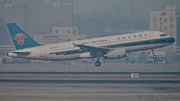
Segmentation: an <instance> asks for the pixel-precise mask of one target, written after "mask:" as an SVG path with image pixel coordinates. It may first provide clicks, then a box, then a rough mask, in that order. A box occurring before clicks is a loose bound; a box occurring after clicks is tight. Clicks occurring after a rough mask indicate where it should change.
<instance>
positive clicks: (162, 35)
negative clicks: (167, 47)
mask: <svg viewBox="0 0 180 101" xmlns="http://www.w3.org/2000/svg"><path fill="white" fill-rule="evenodd" d="M160 36H161V37H164V36H168V35H167V34H161V35H160Z"/></svg>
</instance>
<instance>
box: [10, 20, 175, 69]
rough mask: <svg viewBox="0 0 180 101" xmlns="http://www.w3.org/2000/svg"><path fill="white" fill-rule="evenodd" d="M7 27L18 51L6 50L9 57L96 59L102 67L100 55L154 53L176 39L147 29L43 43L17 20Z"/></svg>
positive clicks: (106, 56)
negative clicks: (26, 30)
mask: <svg viewBox="0 0 180 101" xmlns="http://www.w3.org/2000/svg"><path fill="white" fill-rule="evenodd" d="M7 27H8V30H9V32H10V35H11V37H12V40H13V42H14V45H15V47H16V50H14V51H11V52H9V53H7V56H9V57H15V58H25V59H36V60H47V61H67V60H75V59H86V58H96V59H97V61H96V62H95V66H96V67H99V66H101V62H100V59H101V58H102V59H119V58H124V57H126V54H127V53H130V52H135V51H142V50H152V53H154V52H153V49H156V48H160V47H164V46H168V45H170V44H172V43H174V42H175V39H174V38H173V37H172V36H169V35H168V34H166V33H164V32H159V31H145V32H138V33H129V34H123V35H114V36H106V37H99V38H92V39H84V40H78V41H71V42H63V43H55V44H48V45H42V44H39V43H38V42H36V41H35V40H33V39H32V38H31V37H30V36H29V35H28V34H27V33H26V32H25V31H23V30H22V29H21V28H20V27H19V26H18V25H17V24H16V23H8V24H7ZM153 55H154V56H155V54H153Z"/></svg>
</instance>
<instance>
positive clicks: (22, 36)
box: [14, 33, 27, 45]
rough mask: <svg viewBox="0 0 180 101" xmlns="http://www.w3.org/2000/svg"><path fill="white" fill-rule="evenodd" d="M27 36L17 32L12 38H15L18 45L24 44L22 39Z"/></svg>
mask: <svg viewBox="0 0 180 101" xmlns="http://www.w3.org/2000/svg"><path fill="white" fill-rule="evenodd" d="M26 38H27V36H26V35H25V34H22V33H18V34H16V35H15V36H14V40H17V43H18V44H19V45H23V44H24V39H26Z"/></svg>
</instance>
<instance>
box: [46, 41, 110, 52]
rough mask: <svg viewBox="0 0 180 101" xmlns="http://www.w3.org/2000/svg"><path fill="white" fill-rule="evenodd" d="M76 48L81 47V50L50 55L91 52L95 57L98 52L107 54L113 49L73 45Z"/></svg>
mask: <svg viewBox="0 0 180 101" xmlns="http://www.w3.org/2000/svg"><path fill="white" fill-rule="evenodd" d="M73 45H74V46H76V47H79V48H80V49H77V50H69V51H61V52H52V53H49V54H56V55H61V54H63V55H70V54H74V53H79V52H90V53H91V55H95V54H96V52H98V53H106V52H108V51H110V50H112V49H111V48H106V47H94V46H87V45H82V44H80V45H79V44H75V43H73Z"/></svg>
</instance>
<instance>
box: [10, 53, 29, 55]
mask: <svg viewBox="0 0 180 101" xmlns="http://www.w3.org/2000/svg"><path fill="white" fill-rule="evenodd" d="M12 53H15V54H17V55H29V54H30V53H31V52H12Z"/></svg>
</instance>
